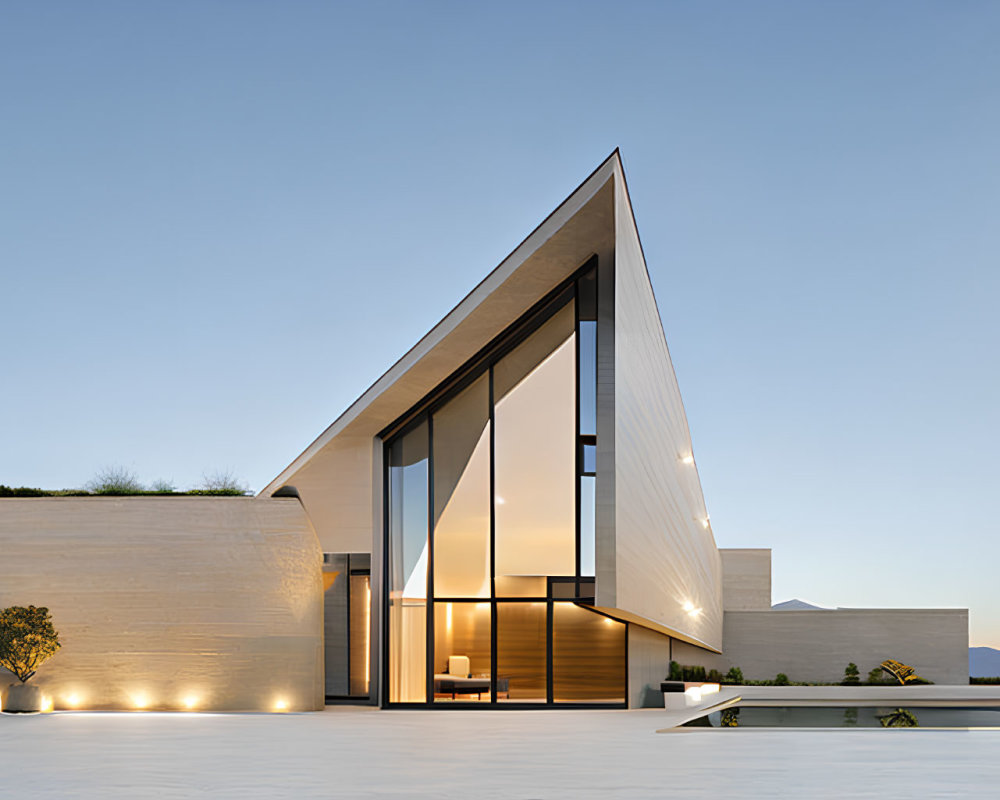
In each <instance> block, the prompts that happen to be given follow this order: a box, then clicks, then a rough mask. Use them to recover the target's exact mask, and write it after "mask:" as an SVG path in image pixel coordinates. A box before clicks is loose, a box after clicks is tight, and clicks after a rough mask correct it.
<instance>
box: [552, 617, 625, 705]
mask: <svg viewBox="0 0 1000 800" xmlns="http://www.w3.org/2000/svg"><path fill="white" fill-rule="evenodd" d="M552 608H553V618H552V698H553V700H554V701H555V702H557V703H621V702H624V700H625V670H624V667H623V665H624V663H625V623H623V622H619V621H618V620H615V619H611V617H605V616H604V615H602V614H598V613H597V612H596V611H591V610H590V609H588V608H584V607H583V606H579V605H576V604H575V603H553V605H552Z"/></svg>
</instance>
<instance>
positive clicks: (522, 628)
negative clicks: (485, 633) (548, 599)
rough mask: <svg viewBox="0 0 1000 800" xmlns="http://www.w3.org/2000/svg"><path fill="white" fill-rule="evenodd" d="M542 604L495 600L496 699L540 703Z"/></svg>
mask: <svg viewBox="0 0 1000 800" xmlns="http://www.w3.org/2000/svg"><path fill="white" fill-rule="evenodd" d="M546 614H547V611H546V604H545V603H497V699H498V700H500V701H501V702H514V703H517V702H531V703H544V702H545V700H546V698H547V697H548V680H547V678H546V644H545V643H546V625H547V622H546Z"/></svg>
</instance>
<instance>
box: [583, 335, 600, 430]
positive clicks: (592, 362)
mask: <svg viewBox="0 0 1000 800" xmlns="http://www.w3.org/2000/svg"><path fill="white" fill-rule="evenodd" d="M580 433H581V434H582V435H589V436H596V435H597V323H596V322H587V321H585V320H580Z"/></svg>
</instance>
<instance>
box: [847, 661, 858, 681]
mask: <svg viewBox="0 0 1000 800" xmlns="http://www.w3.org/2000/svg"><path fill="white" fill-rule="evenodd" d="M859 683H861V673H859V672H858V665H857V664H855V663H854V662H853V661H852V662H851V663H850V664H848V665H847V667H846V668H845V669H844V686H857V685H858V684H859Z"/></svg>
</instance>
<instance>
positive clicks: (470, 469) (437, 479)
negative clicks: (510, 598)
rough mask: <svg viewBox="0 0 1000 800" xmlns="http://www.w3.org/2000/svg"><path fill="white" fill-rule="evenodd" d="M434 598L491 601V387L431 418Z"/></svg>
mask: <svg viewBox="0 0 1000 800" xmlns="http://www.w3.org/2000/svg"><path fill="white" fill-rule="evenodd" d="M433 421H434V595H435V597H485V598H489V596H490V382H489V375H488V374H485V375H482V376H480V377H479V378H478V379H477V380H476V381H475V382H473V383H472V385H471V386H469V387H468V388H467V389H465V390H464V391H463V392H461V393H460V394H459V395H458V396H457V397H454V398H452V399H451V400H449V401H448V403H447V404H445V405H444V407H442V408H441V409H440V410H438V411H436V412H435V413H434V415H433Z"/></svg>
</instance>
